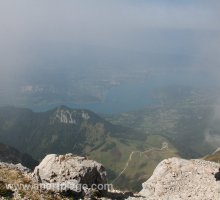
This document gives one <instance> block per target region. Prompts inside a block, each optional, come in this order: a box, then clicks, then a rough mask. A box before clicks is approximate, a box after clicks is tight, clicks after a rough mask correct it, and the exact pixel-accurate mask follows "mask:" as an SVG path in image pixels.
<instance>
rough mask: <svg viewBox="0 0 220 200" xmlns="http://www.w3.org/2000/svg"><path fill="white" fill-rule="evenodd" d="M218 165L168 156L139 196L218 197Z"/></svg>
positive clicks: (153, 199) (174, 199) (157, 199)
mask: <svg viewBox="0 0 220 200" xmlns="http://www.w3.org/2000/svg"><path fill="white" fill-rule="evenodd" d="M219 167H220V164H218V163H214V162H209V161H204V160H199V159H198V160H184V159H180V158H170V159H166V160H164V161H162V162H161V163H160V164H159V165H158V166H157V168H156V169H155V171H154V173H153V175H152V176H151V177H150V178H149V179H148V180H147V181H146V182H145V183H144V184H143V189H142V191H141V192H140V193H139V196H140V197H138V198H129V199H147V200H219V199H220V181H218V182H217V181H216V180H215V178H214V173H216V172H217V171H218V168H219Z"/></svg>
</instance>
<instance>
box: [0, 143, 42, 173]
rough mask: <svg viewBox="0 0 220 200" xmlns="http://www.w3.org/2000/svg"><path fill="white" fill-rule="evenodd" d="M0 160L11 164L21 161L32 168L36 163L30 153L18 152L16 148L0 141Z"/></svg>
mask: <svg viewBox="0 0 220 200" xmlns="http://www.w3.org/2000/svg"><path fill="white" fill-rule="evenodd" d="M0 161H1V162H7V163H12V164H18V163H21V164H22V165H24V166H26V167H28V168H30V169H34V167H36V166H37V165H38V162H37V161H36V160H34V159H33V158H32V157H31V156H30V155H28V154H23V153H20V152H19V151H18V150H17V149H15V148H12V147H10V146H8V145H5V144H2V143H0Z"/></svg>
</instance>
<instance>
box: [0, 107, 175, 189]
mask: <svg viewBox="0 0 220 200" xmlns="http://www.w3.org/2000/svg"><path fill="white" fill-rule="evenodd" d="M155 140H156V141H157V142H156V144H155V145H156V147H157V148H161V144H162V142H163V141H165V139H164V138H162V137H160V138H156V139H155V138H154V139H153V138H152V137H149V138H148V137H147V135H146V134H144V133H142V132H140V131H137V130H134V129H132V128H127V127H124V126H121V125H114V124H112V123H110V122H108V121H106V120H105V119H104V118H102V117H100V116H98V115H97V114H95V113H93V112H91V111H89V110H84V109H70V108H68V107H66V106H60V107H57V108H55V109H53V110H49V111H47V112H38V113H36V112H33V111H31V110H29V109H23V108H15V107H1V108H0V141H1V142H2V143H4V144H7V145H10V146H12V147H14V148H16V149H18V150H19V151H21V152H23V153H28V154H30V155H31V156H33V158H34V159H37V160H40V159H42V158H43V157H44V156H45V155H47V154H51V153H55V154H65V153H73V154H75V155H82V156H88V157H90V158H91V159H95V160H97V161H99V162H101V163H102V164H103V165H104V166H106V168H107V171H108V174H109V178H110V181H113V180H115V179H117V180H116V181H115V185H116V186H119V187H120V188H128V187H129V188H131V189H134V188H138V189H140V187H141V183H142V182H143V181H145V180H146V178H148V177H149V176H150V175H151V173H152V171H153V169H154V167H155V166H156V165H157V164H158V162H159V161H161V160H162V159H164V158H167V157H169V156H174V155H176V153H175V149H171V150H170V152H171V153H168V155H167V152H166V153H165V154H162V155H160V153H159V154H158V153H156V154H155V155H154V158H153V160H155V161H153V162H152V161H150V162H149V159H150V160H151V157H152V152H151V153H150V154H149V155H148V156H149V158H147V159H146V157H144V156H143V157H140V158H138V155H137V154H136V155H133V156H132V159H131V161H129V162H128V159H129V156H131V154H132V152H142V151H145V150H148V149H150V148H151V147H152V141H153V143H155ZM170 154H171V155H170ZM137 158H138V160H137ZM132 163H133V164H134V163H137V166H134V167H133V168H131V167H130V166H129V167H128V169H127V168H126V169H125V167H126V164H129V165H131V166H132ZM146 163H147V164H146ZM145 164H146V165H145ZM26 166H28V165H27V164H26ZM152 166H153V167H152ZM149 167H150V170H148V168H149ZM123 169H125V170H124V171H123V173H121V172H122V170H123ZM140 171H143V174H142V173H140ZM145 172H146V173H145ZM119 175H120V176H119ZM135 179H138V180H139V181H138V183H139V184H137V181H134V180H135Z"/></svg>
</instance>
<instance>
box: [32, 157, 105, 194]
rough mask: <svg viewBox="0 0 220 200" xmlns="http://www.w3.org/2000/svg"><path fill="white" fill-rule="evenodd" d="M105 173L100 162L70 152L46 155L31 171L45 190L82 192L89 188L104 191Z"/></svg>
mask: <svg viewBox="0 0 220 200" xmlns="http://www.w3.org/2000/svg"><path fill="white" fill-rule="evenodd" d="M106 175H107V174H106V171H105V168H104V167H103V166H102V165H101V164H100V163H98V162H96V161H93V160H88V159H87V158H85V157H79V156H73V155H72V154H66V155H56V154H50V155H47V156H46V157H45V158H44V159H43V160H42V162H41V163H40V164H39V165H38V166H37V167H36V168H35V170H34V172H33V177H34V178H35V180H36V181H37V182H38V183H39V184H41V185H44V186H45V187H46V188H45V189H47V190H51V191H56V192H67V191H68V192H69V191H72V192H76V193H84V194H86V193H88V191H89V190H90V189H91V188H92V189H97V191H99V192H101V193H105V192H106V191H107V188H106V186H105V184H106V183H107V178H106Z"/></svg>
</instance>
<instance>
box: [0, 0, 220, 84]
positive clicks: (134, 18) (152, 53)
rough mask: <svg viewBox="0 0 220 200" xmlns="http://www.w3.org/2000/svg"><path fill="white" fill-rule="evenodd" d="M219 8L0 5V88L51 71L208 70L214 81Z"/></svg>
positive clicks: (126, 3) (26, 0) (201, 2)
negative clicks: (120, 69)
mask: <svg viewBox="0 0 220 200" xmlns="http://www.w3.org/2000/svg"><path fill="white" fill-rule="evenodd" d="M219 8H220V3H219V2H218V1H216V0H211V1H208V2H207V1H205V0H195V1H188V0H187V1H184V2H183V1H177V0H173V1H171V0H167V1H162V0H159V1H153V0H149V1H143V0H138V1H131V0H120V1H118V0H117V1H116V0H112V1H103V0H93V1H90V0H85V1H82V0H66V1H57V0H46V1H43V0H41V1H40V0H39V1H32V0H31V1H30V0H20V1H14V2H11V1H8V0H2V1H1V7H0V44H1V47H0V83H1V86H7V85H8V84H9V83H11V82H16V81H17V82H19V84H20V83H21V82H22V81H24V82H25V80H24V79H28V77H29V76H31V75H33V74H39V75H38V78H39V77H40V76H41V77H40V78H39V79H43V78H44V77H43V75H42V74H45V75H48V74H49V73H51V77H53V76H55V75H54V73H55V71H56V69H67V68H68V69H70V68H72V69H74V70H72V71H71V72H70V71H68V74H71V73H72V74H74V73H75V71H76V69H77V70H78V71H79V73H82V72H84V71H85V70H88V69H90V68H93V69H94V71H96V69H97V68H98V67H100V66H101V67H106V68H112V70H113V71H114V70H115V71H117V73H118V68H119V67H122V68H123V69H126V68H127V72H128V73H129V71H131V73H132V72H133V71H134V70H135V69H136V68H138V67H142V68H143V67H149V68H150V67H151V68H153V67H159V69H160V68H161V69H168V68H169V67H170V65H173V67H174V68H175V67H176V69H177V70H178V68H180V67H179V66H181V67H184V68H187V67H188V68H189V67H190V70H195V71H196V70H197V71H198V70H200V69H205V70H207V71H209V69H210V68H212V70H210V71H213V72H212V74H213V76H216V74H220V73H216V71H218V66H219V64H220V60H219V56H218V52H219V50H220V49H219V48H220V46H219V41H220V37H219V32H220V24H219V19H220V16H219ZM179 55H181V56H182V58H184V59H182V60H184V62H182V61H181V62H182V63H181V62H179V63H178V60H177V59H179V57H178V56H179ZM79 68H80V69H79ZM81 68H83V70H81ZM30 79H31V80H33V79H32V78H30ZM44 79H46V76H45V78H44ZM17 82H16V83H17ZM14 84H15V83H14Z"/></svg>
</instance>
